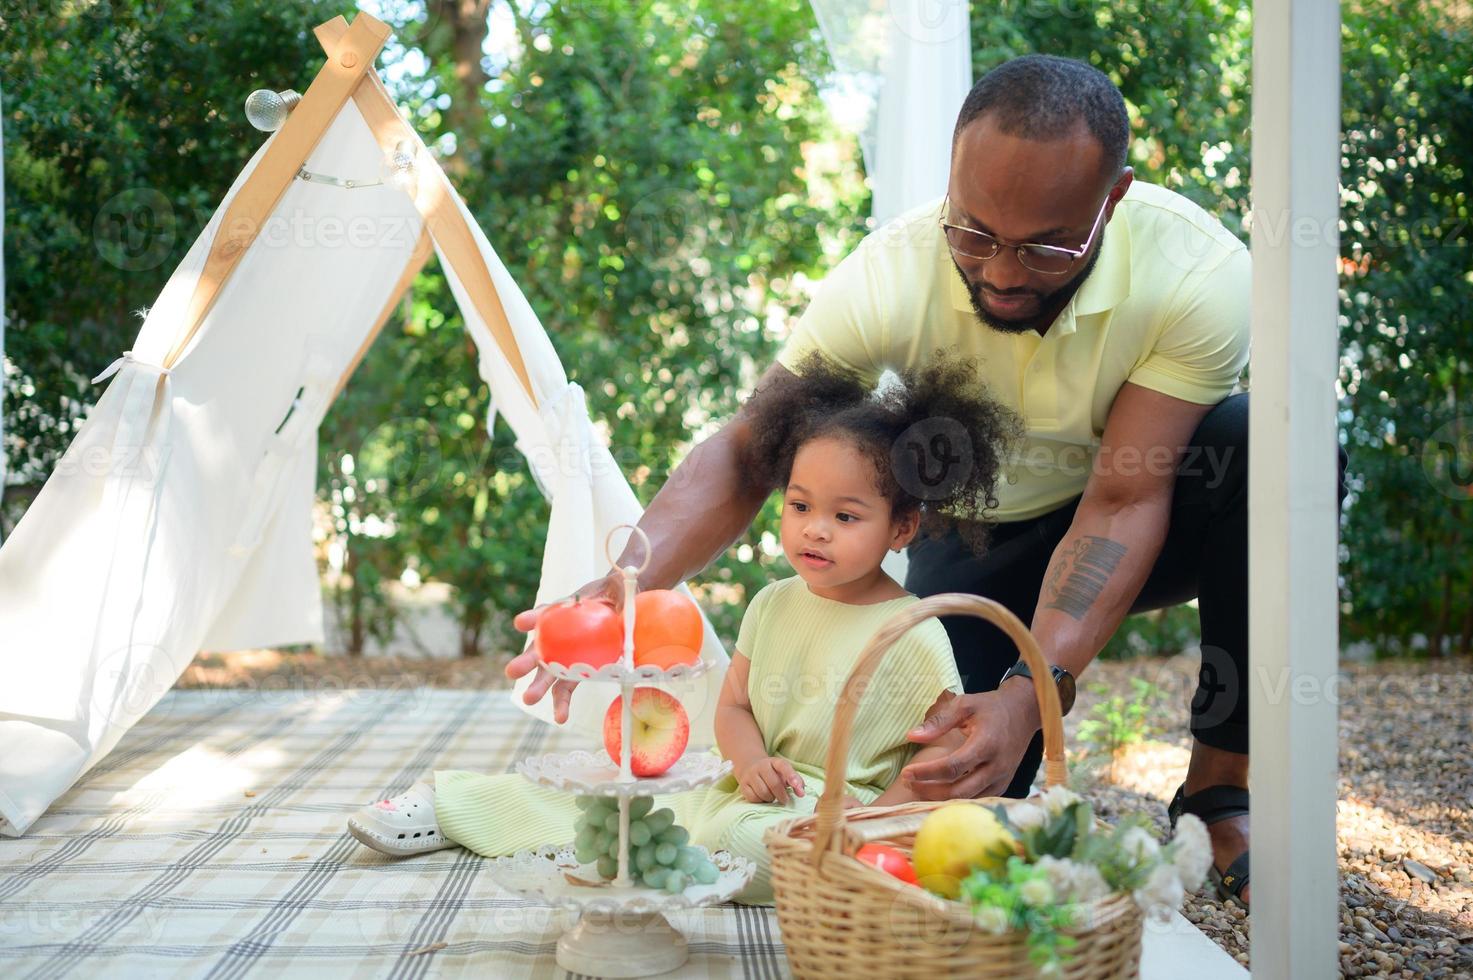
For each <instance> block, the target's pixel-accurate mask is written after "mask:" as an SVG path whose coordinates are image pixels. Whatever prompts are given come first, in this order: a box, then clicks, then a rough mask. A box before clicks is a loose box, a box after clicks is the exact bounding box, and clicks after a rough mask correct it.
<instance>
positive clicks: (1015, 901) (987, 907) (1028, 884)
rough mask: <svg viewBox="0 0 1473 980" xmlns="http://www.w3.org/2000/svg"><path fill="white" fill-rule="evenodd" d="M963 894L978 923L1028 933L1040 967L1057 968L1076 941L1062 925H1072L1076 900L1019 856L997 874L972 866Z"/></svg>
mask: <svg viewBox="0 0 1473 980" xmlns="http://www.w3.org/2000/svg"><path fill="white" fill-rule="evenodd" d="M961 897H962V899H963V900H964V901H966V902H968V903H970V904H971V906H972V909H973V914H974V915H975V916H976V918H977V923H978V925H979V926H980V927H981V928H983V929H986V930H987V931H989V932H993V933H1003V932H1008V931H1010V930H1018V931H1026V932H1027V933H1028V958H1029V959H1030V960H1032V961H1033V965H1034V966H1036V967H1038V968H1039V969H1040V970H1043V971H1048V970H1051V969H1057V968H1058V966H1059V965H1060V964H1061V963H1062V961H1063V959H1064V957H1065V956H1066V955H1067V954H1068V952H1069V950H1070V949H1071V948H1072V947H1073V946H1074V945H1075V944H1076V942H1075V940H1074V938H1073V937H1072V936H1068V935H1066V934H1065V933H1064V930H1066V929H1068V928H1069V927H1070V926H1072V925H1074V922H1075V918H1076V916H1075V912H1076V911H1077V906H1075V905H1073V904H1070V903H1068V902H1067V900H1064V899H1062V898H1061V896H1058V895H1056V894H1055V892H1054V887H1053V885H1052V884H1050V883H1049V879H1048V875H1047V873H1046V872H1045V871H1044V870H1043V869H1042V868H1039V867H1037V866H1035V865H1032V864H1029V863H1028V862H1026V861H1024V860H1023V859H1022V858H1019V857H1010V858H1008V865H1007V870H1006V871H1003V872H1001V873H999V874H992V873H989V872H986V871H974V872H972V873H971V874H970V875H968V876H967V877H966V878H964V879H962V883H961Z"/></svg>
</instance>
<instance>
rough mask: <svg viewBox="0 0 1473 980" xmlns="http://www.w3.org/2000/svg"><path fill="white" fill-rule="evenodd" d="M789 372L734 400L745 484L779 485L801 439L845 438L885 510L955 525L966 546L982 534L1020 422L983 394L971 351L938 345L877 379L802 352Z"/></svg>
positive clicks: (941, 527)
mask: <svg viewBox="0 0 1473 980" xmlns="http://www.w3.org/2000/svg"><path fill="white" fill-rule="evenodd" d="M797 375H798V377H797V378H796V379H793V380H789V379H784V381H783V383H781V384H776V385H768V386H766V387H764V388H759V389H758V390H757V391H756V392H754V393H753V395H752V398H751V399H750V400H749V401H748V402H747V405H746V406H745V408H744V410H743V411H744V414H745V415H746V417H747V420H748V424H749V426H750V430H751V438H750V439H749V440H748V443H747V447H746V451H745V453H744V459H743V468H744V475H745V478H746V480H747V483H748V486H749V487H750V488H752V489H755V490H769V491H770V490H772V489H774V488H781V487H786V486H787V483H788V478H789V476H790V475H791V474H792V470H793V458H794V457H795V456H796V455H797V454H798V449H799V448H800V447H801V446H802V445H803V444H804V443H806V442H809V441H810V440H813V439H818V438H821V437H825V436H830V437H833V436H837V437H839V438H842V439H846V440H848V441H849V442H850V443H852V444H853V445H854V446H856V447H857V448H858V449H859V450H860V451H861V452H862V453H864V454H865V455H866V456H868V457H869V459H870V461H871V462H872V463H873V464H874V470H875V481H876V489H877V490H878V491H879V492H880V494H881V495H882V496H883V497H884V498H885V499H886V500H887V501H889V503H890V512H891V514H892V515H897V516H898V515H901V514H909V513H913V512H919V514H920V518H921V527H920V533H922V534H925V535H927V536H929V537H936V536H939V535H941V534H943V533H945V532H946V531H947V530H948V529H951V528H955V529H956V530H957V532H958V533H959V534H960V535H961V537H962V539H963V540H964V541H965V542H966V543H967V544H968V545H969V546H970V547H971V548H972V550H973V551H975V552H979V553H980V552H981V550H982V549H983V548H984V547H985V545H986V541H987V522H986V521H985V520H984V519H983V514H984V513H985V512H986V511H988V510H992V509H995V508H996V507H997V498H996V497H995V496H994V495H993V488H994V487H995V486H996V484H997V479H998V475H999V473H1000V471H1001V469H1002V466H1003V460H1004V458H1005V456H1006V453H1007V450H1008V447H1009V446H1010V445H1011V444H1012V443H1013V442H1015V441H1016V440H1017V439H1018V437H1019V436H1020V434H1021V432H1022V425H1021V423H1020V422H1019V420H1018V418H1017V416H1015V415H1014V414H1013V413H1012V412H1010V411H1008V409H1006V408H1004V407H1003V406H1002V405H1000V404H998V403H997V402H995V401H993V400H992V399H991V398H989V397H988V396H987V392H986V390H985V387H984V385H983V383H982V380H981V378H980V377H979V376H978V370H977V363H976V361H975V360H971V359H963V358H960V357H957V356H955V355H952V354H949V353H948V352H946V351H938V352H937V356H936V358H935V359H934V360H933V361H932V362H931V363H930V364H928V365H926V366H925V367H921V368H912V369H910V370H908V371H906V372H904V373H903V374H902V375H901V376H900V384H898V385H889V386H885V387H881V388H878V389H874V388H871V387H870V386H869V385H867V384H865V383H864V381H863V380H861V379H860V377H859V376H858V375H856V374H854V373H852V372H850V371H847V370H845V369H843V368H841V367H839V366H837V365H835V364H833V363H832V362H830V361H828V360H826V359H824V358H823V356H822V355H820V354H817V353H814V354H810V355H809V356H808V357H807V358H806V359H805V360H804V361H803V362H802V363H801V364H800V365H799V366H798V371H797Z"/></svg>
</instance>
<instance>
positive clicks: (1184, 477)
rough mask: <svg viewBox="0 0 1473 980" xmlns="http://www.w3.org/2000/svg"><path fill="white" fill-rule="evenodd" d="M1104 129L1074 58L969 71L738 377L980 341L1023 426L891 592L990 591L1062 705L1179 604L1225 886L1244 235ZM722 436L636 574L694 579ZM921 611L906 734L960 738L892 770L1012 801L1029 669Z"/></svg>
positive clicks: (1242, 752)
mask: <svg viewBox="0 0 1473 980" xmlns="http://www.w3.org/2000/svg"><path fill="white" fill-rule="evenodd" d="M1128 140H1129V120H1128V116H1127V114H1126V110H1125V104H1124V101H1123V99H1122V98H1121V96H1120V93H1119V92H1118V91H1117V90H1116V89H1115V87H1114V85H1113V84H1111V82H1110V81H1109V79H1108V78H1107V77H1106V76H1105V75H1104V74H1102V73H1100V72H1099V71H1097V70H1095V69H1093V68H1091V67H1089V66H1087V65H1085V64H1083V63H1081V62H1077V61H1071V60H1068V59H1063V58H1055V57H1049V56H1039V55H1031V56H1028V57H1024V58H1018V59H1016V60H1013V61H1010V62H1008V63H1006V64H1004V65H1002V66H1000V67H999V68H997V69H995V70H994V71H992V72H990V73H988V74H987V76H985V77H984V78H983V79H982V80H981V81H979V82H978V83H977V84H976V86H975V87H974V88H973V89H972V91H971V93H970V94H969V95H968V96H967V99H966V101H965V103H964V104H963V106H962V109H961V112H960V114H959V117H958V119H957V125H956V130H955V135H954V137H953V143H952V159H951V172H950V179H949V183H948V187H947V194H946V197H945V198H944V199H943V200H940V201H937V202H934V203H933V204H929V205H927V206H925V207H922V208H918V209H916V210H914V211H912V212H910V213H909V214H906V215H903V216H901V217H900V218H898V219H896V220H895V221H894V222H892V223H890V224H889V225H887V226H885V227H884V228H882V229H880V230H878V231H876V232H875V233H874V234H872V235H870V236H869V237H868V238H866V239H865V241H864V242H863V243H862V244H861V245H860V246H859V248H858V249H856V251H855V252H854V253H853V254H851V255H850V256H848V257H847V258H846V259H844V261H843V262H841V263H840V264H839V265H838V267H837V268H835V270H834V271H833V272H832V273H831V274H830V275H829V276H828V278H827V279H826V280H825V282H824V283H823V284H822V286H821V288H820V290H819V292H818V293H817V295H816V296H815V298H814V300H813V303H812V304H811V305H810V307H809V308H808V310H807V311H806V312H805V314H804V316H803V317H802V319H801V320H800V322H799V324H798V326H797V329H796V331H795V332H794V334H793V336H792V337H791V338H790V340H789V341H788V343H787V345H786V346H785V347H784V348H783V350H782V351H781V353H780V354H779V356H778V363H777V364H775V365H773V366H772V367H771V368H770V369H769V370H768V371H767V372H766V374H765V375H764V376H763V380H762V383H761V384H760V385H759V395H758V396H757V397H760V392H761V390H762V389H763V388H764V387H765V386H767V385H784V384H801V383H802V382H801V378H798V377H797V376H796V375H795V374H794V373H793V372H794V371H795V370H796V367H797V365H799V364H800V363H801V362H802V360H803V358H804V357H805V356H806V355H808V354H810V353H811V352H814V351H818V352H820V353H821V354H822V355H823V356H825V357H827V358H830V359H832V360H834V361H837V362H838V363H840V364H843V365H846V366H848V367H850V368H852V369H853V370H855V371H858V372H860V373H861V374H863V375H864V376H866V377H868V378H871V379H877V378H878V376H879V374H880V372H881V371H882V370H883V369H885V368H895V369H904V368H906V367H909V366H911V365H916V364H919V363H921V362H923V361H924V360H926V359H927V358H928V357H931V356H933V355H934V353H935V352H936V351H938V350H939V349H952V350H956V351H959V352H960V353H961V354H963V355H965V356H972V357H977V358H978V359H979V360H980V362H981V366H982V373H983V375H984V377H986V379H987V383H988V386H989V389H990V391H991V393H992V395H993V396H994V397H995V398H997V399H998V400H1000V401H1002V402H1003V403H1004V404H1006V405H1007V406H1008V407H1010V408H1011V409H1012V410H1013V411H1014V412H1016V413H1017V414H1018V415H1019V416H1020V417H1021V419H1022V421H1023V423H1024V427H1025V429H1026V435H1025V437H1024V440H1023V444H1022V445H1021V446H1020V447H1019V452H1018V455H1017V457H1016V459H1015V462H1014V465H1013V466H1011V467H1010V471H1009V475H1008V478H1007V480H1006V482H1005V483H1004V484H1003V485H1001V486H999V487H998V489H997V497H998V501H999V507H998V508H997V509H996V511H995V512H993V513H992V514H991V517H992V518H993V519H995V520H996V521H997V522H998V523H997V526H996V527H995V529H994V531H993V535H992V541H991V545H990V547H989V549H988V551H987V553H986V554H984V555H982V556H980V557H978V556H974V555H972V554H971V553H970V552H968V551H967V550H966V549H965V547H964V546H963V544H962V543H961V540H960V539H959V538H958V537H956V536H952V537H949V538H943V539H939V540H932V541H924V542H918V543H916V544H913V545H912V546H911V548H910V551H909V557H910V569H909V573H908V576H907V579H906V587H907V588H908V589H909V590H910V591H912V592H915V593H916V594H918V595H923V596H924V595H930V594H934V593H937V592H951V591H961V592H975V593H979V594H981V595H986V596H989V597H991V598H994V599H997V600H998V601H1000V602H1002V603H1003V604H1005V605H1006V606H1007V607H1008V608H1009V609H1011V610H1012V611H1013V612H1014V613H1015V614H1017V615H1018V616H1019V617H1020V618H1022V619H1023V621H1024V622H1025V623H1029V624H1030V625H1031V627H1032V630H1033V632H1034V635H1035V636H1036V637H1037V639H1038V642H1039V644H1040V646H1041V647H1042V650H1043V653H1044V656H1045V659H1046V660H1048V661H1049V662H1050V663H1051V664H1052V665H1054V674H1055V678H1056V681H1057V682H1058V683H1059V684H1060V689H1061V694H1062V695H1064V699H1065V700H1066V701H1072V694H1073V679H1074V677H1077V676H1078V675H1079V674H1080V673H1081V672H1082V671H1083V670H1084V669H1085V668H1086V667H1087V666H1088V665H1089V663H1090V661H1091V660H1092V659H1093V658H1094V656H1095V655H1096V654H1097V653H1098V652H1099V650H1100V648H1101V647H1102V646H1103V645H1104V644H1105V643H1106V641H1107V640H1108V639H1109V638H1110V636H1111V635H1112V634H1113V633H1114V631H1115V629H1116V628H1117V627H1118V626H1119V625H1120V622H1121V620H1122V619H1123V618H1124V617H1125V615H1126V614H1127V613H1129V612H1132V611H1140V610H1145V609H1154V608H1160V607H1163V606H1168V605H1174V604H1178V603H1181V602H1183V601H1186V600H1188V599H1190V598H1193V597H1197V598H1199V604H1200V612H1201V626H1202V648H1203V657H1202V668H1201V676H1200V678H1199V686H1198V690H1197V696H1196V698H1195V700H1194V701H1193V705H1192V734H1193V737H1194V743H1193V749H1192V756H1191V765H1190V768H1189V771H1188V774H1187V779H1186V783H1185V786H1184V787H1183V793H1182V794H1179V796H1181V797H1182V798H1180V799H1178V800H1177V801H1175V803H1174V805H1173V811H1174V812H1179V811H1181V810H1185V811H1186V812H1195V813H1197V814H1198V815H1199V816H1202V817H1203V819H1204V820H1206V821H1207V822H1208V823H1209V832H1210V833H1211V835H1212V840H1213V850H1214V864H1215V869H1214V870H1215V871H1216V872H1217V878H1218V881H1219V890H1220V891H1221V892H1222V893H1223V895H1224V897H1230V898H1233V899H1236V900H1239V901H1241V902H1243V903H1246V902H1247V899H1248V889H1247V887H1246V885H1247V877H1248V875H1247V870H1248V868H1247V847H1248V819H1247V809H1248V807H1247V803H1248V800H1247V795H1248V794H1247V785H1248V756H1247V750H1248V727H1247V710H1248V695H1247V689H1246V684H1245V682H1246V680H1247V677H1248V672H1247V667H1248V663H1247V585H1248V583H1247V506H1246V495H1247V424H1248V411H1247V395H1246V394H1237V395H1233V394H1232V392H1233V389H1234V387H1235V385H1236V384H1237V382H1238V378H1239V375H1240V374H1241V372H1242V370H1243V368H1244V367H1245V366H1246V364H1247V360H1248V332H1249V330H1248V300H1249V291H1250V271H1249V261H1248V253H1247V251H1246V249H1245V248H1244V247H1243V245H1242V243H1241V242H1239V241H1238V240H1237V239H1236V238H1234V237H1233V236H1232V235H1231V234H1230V233H1229V232H1228V231H1227V230H1226V229H1224V228H1223V227H1222V225H1221V224H1220V223H1219V222H1218V221H1216V220H1215V219H1214V218H1212V217H1210V216H1209V215H1208V214H1206V213H1205V212H1204V211H1202V210H1201V209H1200V208H1198V207H1196V206H1195V205H1193V204H1191V203H1190V202H1189V201H1187V200H1185V199H1184V198H1182V197H1180V196H1178V195H1176V194H1174V193H1172V192H1170V191H1167V190H1165V189H1163V188H1159V187H1154V186H1150V185H1145V184H1137V183H1133V175H1132V172H1131V169H1130V168H1129V167H1128V166H1126V165H1125V163H1126V149H1127V144H1128ZM746 438H747V429H746V422H745V416H744V415H743V414H741V413H739V414H738V416H737V417H736V418H735V419H734V420H733V421H731V422H730V423H728V424H727V425H726V426H725V427H724V428H723V429H722V430H721V431H720V432H718V433H717V434H716V435H714V436H712V437H711V438H710V439H708V440H706V441H705V442H704V443H702V444H700V445H699V446H697V447H696V448H695V449H694V450H692V452H691V453H690V455H689V457H688V458H687V459H686V460H685V461H684V462H682V463H681V465H680V467H679V468H678V469H677V470H676V472H675V474H673V475H672V478H671V480H670V481H669V482H668V483H667V484H666V486H665V487H664V488H662V489H661V491H660V492H659V494H658V495H657V496H656V497H655V499H654V501H653V502H652V503H651V505H650V508H649V510H648V511H647V512H646V514H645V516H644V518H643V520H641V522H640V526H641V527H642V528H643V529H644V530H645V532H646V533H647V534H648V535H649V538H650V540H651V542H652V543H653V548H654V558H653V560H652V561H651V563H650V565H649V567H648V569H647V570H646V572H645V574H644V575H643V576H641V586H642V587H645V588H667V587H670V586H673V585H674V584H676V583H677V582H680V581H683V580H685V579H687V578H691V577H694V576H695V575H697V574H699V573H700V571H701V570H702V569H703V568H705V566H706V565H707V564H708V563H709V562H710V561H712V560H713V559H715V558H716V557H717V556H719V555H720V554H721V553H722V552H723V551H724V550H725V549H726V548H727V547H728V546H729V545H730V544H731V543H732V542H733V541H734V540H735V539H736V538H737V537H738V535H740V534H741V533H742V532H743V531H745V529H746V528H747V527H748V526H749V524H750V522H751V520H752V518H753V517H754V516H755V514H756V512H757V510H758V508H759V506H760V505H761V503H762V499H761V497H759V496H758V495H755V494H753V493H751V492H750V491H747V490H744V488H743V486H742V481H741V480H740V478H739V467H740V460H741V456H742V451H743V446H744V444H745V440H746ZM580 592H581V594H584V595H593V594H603V595H610V594H612V592H613V590H612V588H611V585H610V583H609V582H607V581H600V582H596V583H591V584H590V585H589V586H588V587H586V588H585V589H583V590H580ZM535 618H536V613H535V611H532V612H529V613H524V614H522V616H520V617H518V625H519V626H520V627H521V628H524V629H529V628H531V626H532V625H533V624H534V623H535ZM944 623H945V626H946V628H947V631H948V633H949V635H950V637H951V640H952V645H953V649H954V653H955V656H956V659H957V666H958V669H959V671H960V673H961V676H962V678H963V681H964V685H965V687H966V691H967V693H966V694H964V695H962V696H959V697H954V698H953V697H950V696H945V697H943V700H942V701H940V702H938V703H937V705H936V706H934V707H933V708H932V711H931V712H930V714H929V715H928V718H927V721H926V723H925V725H924V726H923V727H922V728H921V729H918V730H917V731H916V732H915V733H913V734H912V738H913V739H914V740H916V741H920V742H926V741H931V740H934V739H935V738H936V737H938V736H939V735H940V734H942V733H943V732H945V731H948V730H950V729H953V728H960V729H961V730H962V731H963V732H964V733H965V734H966V741H965V743H964V744H963V746H962V747H961V748H960V749H958V750H956V751H955V752H953V753H952V754H951V755H950V756H948V757H946V758H944V759H941V760H939V761H937V762H933V763H928V764H924V765H915V766H912V767H910V768H909V769H908V770H907V772H906V778H909V779H911V780H912V782H913V783H914V784H915V786H916V788H917V790H918V791H919V792H921V793H922V794H923V795H925V796H927V797H930V798H935V799H945V798H953V797H975V796H984V795H1000V794H1006V795H1010V796H1021V795H1024V794H1025V793H1026V792H1027V790H1028V787H1029V785H1030V784H1031V782H1032V780H1033V777H1034V774H1035V772H1036V770H1037V767H1038V764H1039V759H1040V755H1041V739H1040V738H1039V736H1038V731H1039V724H1040V723H1039V718H1038V710H1037V707H1036V705H1035V702H1034V695H1033V691H1032V688H1031V681H1030V680H1029V679H1028V677H1027V675H1026V674H1025V673H1021V672H1020V670H1019V668H1018V667H1017V666H1016V664H1017V662H1018V655H1017V651H1016V650H1015V649H1014V648H1013V647H1012V646H1011V644H1009V643H1008V642H1007V641H1006V640H1005V638H1004V637H1003V635H1002V634H1001V632H1000V631H999V630H997V629H996V628H995V627H993V626H991V625H990V624H986V623H983V622H981V621H980V620H976V619H970V618H968V619H958V620H954V621H949V620H948V621H944ZM534 656H535V654H533V653H530V652H529V653H526V654H523V655H522V656H521V657H518V658H517V659H516V660H515V661H513V664H512V666H511V667H510V668H509V669H508V673H509V674H511V675H512V676H517V677H519V676H522V675H524V674H526V673H529V672H530V671H531V670H533V669H534V667H535V664H534V662H533V658H534ZM550 687H552V688H553V691H554V698H555V703H556V704H557V705H558V708H557V713H558V717H559V718H562V717H565V716H566V700H567V697H568V696H569V691H568V690H567V689H561V688H559V687H554V685H552V684H551V679H550V678H548V677H546V676H545V675H544V676H542V677H540V678H539V679H537V680H536V681H535V682H534V683H533V684H532V686H531V687H530V688H529V689H528V691H527V693H526V697H527V700H528V701H535V700H538V699H539V698H541V697H542V696H543V694H545V693H546V692H547V690H548V689H549V688H550Z"/></svg>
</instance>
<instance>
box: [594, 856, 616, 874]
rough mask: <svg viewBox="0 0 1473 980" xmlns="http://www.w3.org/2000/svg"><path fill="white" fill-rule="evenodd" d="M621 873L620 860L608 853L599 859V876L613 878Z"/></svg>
mask: <svg viewBox="0 0 1473 980" xmlns="http://www.w3.org/2000/svg"><path fill="white" fill-rule="evenodd" d="M618 873H619V862H618V861H615V860H614V859H613V858H611V857H609V856H608V855H604V856H603V857H601V858H599V859H598V876H599V877H600V878H613V877H614V876H616V875H617V874H618Z"/></svg>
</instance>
